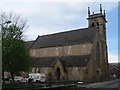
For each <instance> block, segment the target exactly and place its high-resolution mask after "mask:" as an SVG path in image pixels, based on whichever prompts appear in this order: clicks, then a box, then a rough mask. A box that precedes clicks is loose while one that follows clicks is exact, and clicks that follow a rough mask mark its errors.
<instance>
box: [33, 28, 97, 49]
mask: <svg viewBox="0 0 120 90" xmlns="http://www.w3.org/2000/svg"><path fill="white" fill-rule="evenodd" d="M95 32H96V28H95V27H92V28H84V29H77V30H72V31H67V32H61V33H56V34H50V35H44V36H38V38H37V39H36V40H35V42H34V43H33V44H32V46H31V48H32V49H39V48H46V47H56V46H63V45H73V44H78V43H85V42H92V41H93V39H94V36H95V34H96V33H95Z"/></svg>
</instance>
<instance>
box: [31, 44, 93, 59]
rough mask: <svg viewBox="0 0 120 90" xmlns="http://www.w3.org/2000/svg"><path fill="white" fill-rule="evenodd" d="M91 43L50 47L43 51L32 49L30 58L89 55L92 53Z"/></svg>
mask: <svg viewBox="0 0 120 90" xmlns="http://www.w3.org/2000/svg"><path fill="white" fill-rule="evenodd" d="M91 46H92V44H91V43H86V44H80V45H70V46H59V47H48V48H41V49H31V50H30V56H32V57H52V56H60V55H62V56H67V55H87V54H90V52H91Z"/></svg>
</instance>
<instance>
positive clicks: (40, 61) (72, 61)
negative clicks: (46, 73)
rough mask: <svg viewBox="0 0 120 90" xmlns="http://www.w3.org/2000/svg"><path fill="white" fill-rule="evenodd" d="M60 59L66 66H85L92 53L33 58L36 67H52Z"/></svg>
mask: <svg viewBox="0 0 120 90" xmlns="http://www.w3.org/2000/svg"><path fill="white" fill-rule="evenodd" d="M57 60H60V62H61V63H62V65H63V66H65V67H84V66H86V65H87V64H88V62H89V60H90V55H82V56H64V57H38V58H33V59H32V61H33V66H34V67H52V66H54V65H55V63H56V62H57Z"/></svg>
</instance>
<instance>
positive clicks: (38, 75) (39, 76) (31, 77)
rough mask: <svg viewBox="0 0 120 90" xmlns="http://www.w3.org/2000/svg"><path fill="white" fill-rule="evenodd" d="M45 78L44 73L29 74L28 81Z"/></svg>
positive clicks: (38, 80) (39, 80)
mask: <svg viewBox="0 0 120 90" xmlns="http://www.w3.org/2000/svg"><path fill="white" fill-rule="evenodd" d="M45 80H46V77H45V74H41V73H30V74H29V82H45Z"/></svg>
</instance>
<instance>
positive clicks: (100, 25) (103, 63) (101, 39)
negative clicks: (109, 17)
mask: <svg viewBox="0 0 120 90" xmlns="http://www.w3.org/2000/svg"><path fill="white" fill-rule="evenodd" d="M87 20H88V28H91V27H96V28H97V30H98V43H99V49H100V53H99V54H100V69H101V77H102V78H107V77H106V76H108V75H106V74H108V53H107V43H106V23H107V21H106V14H105V10H104V12H103V11H102V4H100V12H99V13H94V12H93V13H92V14H91V12H90V7H88V18H87Z"/></svg>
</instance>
